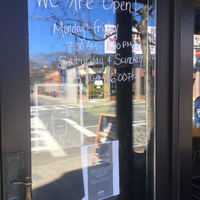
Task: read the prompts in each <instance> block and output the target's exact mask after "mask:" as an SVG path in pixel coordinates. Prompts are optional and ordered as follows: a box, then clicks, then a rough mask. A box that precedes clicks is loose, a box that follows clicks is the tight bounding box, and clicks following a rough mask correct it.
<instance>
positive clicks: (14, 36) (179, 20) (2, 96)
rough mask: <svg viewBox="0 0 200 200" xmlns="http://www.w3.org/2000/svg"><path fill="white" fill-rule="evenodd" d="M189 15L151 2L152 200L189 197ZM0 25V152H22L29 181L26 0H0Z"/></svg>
mask: <svg viewBox="0 0 200 200" xmlns="http://www.w3.org/2000/svg"><path fill="white" fill-rule="evenodd" d="M193 14H194V9H193V2H192V1H188V0H174V1H173V0H171V1H170V0H168V1H167V0H166V1H163V0H157V70H156V79H157V80H156V81H157V84H156V85H157V86H156V139H155V140H156V161H155V164H156V168H155V172H156V189H155V194H156V199H157V200H160V199H162V200H170V199H172V200H178V199H181V200H188V199H190V197H191V188H190V187H188V185H191V163H192V162H191V156H192V142H191V141H192V136H191V133H192V70H193V69H192V58H193V56H192V52H193V50H192V49H193V37H192V35H193V27H194V26H193V24H194V18H193ZM0 24H1V27H3V29H2V30H1V31H0V44H1V46H0V104H1V107H0V112H1V115H0V116H1V117H0V120H1V124H0V127H1V130H0V133H1V148H0V153H1V155H4V154H6V153H11V152H21V151H22V152H25V163H26V172H25V175H26V176H30V175H31V159H30V158H31V157H30V149H29V148H30V146H31V145H30V134H27V133H30V122H29V116H30V115H29V67H28V66H29V64H28V58H29V57H28V13H27V0H20V1H13V0H2V2H1V6H0ZM19 77H20V78H19ZM13 99H15V101H13ZM28 149H29V150H28ZM1 164H3V162H2V159H1ZM1 166H2V165H1ZM1 171H2V167H1ZM0 180H1V182H0V184H1V187H0V189H1V191H0V192H1V199H3V197H2V189H3V185H2V173H1V179H0Z"/></svg>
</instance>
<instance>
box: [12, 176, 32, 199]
mask: <svg viewBox="0 0 200 200" xmlns="http://www.w3.org/2000/svg"><path fill="white" fill-rule="evenodd" d="M10 183H11V184H14V185H24V186H25V192H26V200H31V199H32V198H31V186H32V181H31V177H29V176H27V177H26V178H25V181H11V182H10Z"/></svg>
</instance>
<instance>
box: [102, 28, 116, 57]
mask: <svg viewBox="0 0 200 200" xmlns="http://www.w3.org/2000/svg"><path fill="white" fill-rule="evenodd" d="M116 32H117V27H116V26H115V25H111V24H106V25H105V38H107V39H106V40H105V50H104V52H105V53H108V54H115V53H116V41H117V34H116Z"/></svg>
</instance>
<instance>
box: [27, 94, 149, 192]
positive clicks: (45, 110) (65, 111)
mask: <svg viewBox="0 0 200 200" xmlns="http://www.w3.org/2000/svg"><path fill="white" fill-rule="evenodd" d="M38 100H39V101H38V106H35V105H34V99H31V105H32V106H31V130H32V133H31V140H32V165H33V189H34V190H35V189H36V188H38V187H40V186H43V185H46V184H48V183H49V182H52V181H55V180H57V179H58V178H59V177H61V176H62V175H63V174H65V173H66V172H70V171H74V170H77V169H81V153H80V145H89V144H94V139H95V137H96V131H97V126H98V120H99V115H100V113H104V112H105V107H107V108H106V111H107V113H110V114H115V102H111V101H110V102H109V101H101V100H96V101H90V102H87V103H83V104H82V105H80V103H76V104H66V103H64V100H63V99H61V98H55V97H48V96H39V99H38ZM81 109H82V110H81ZM81 112H82V117H80V116H81ZM81 120H82V121H81ZM133 130H134V140H133V141H134V146H135V147H137V146H144V145H145V143H146V138H145V104H144V102H135V103H134V122H133ZM47 169H48V170H47ZM35 191H36V190H35ZM34 195H36V193H34Z"/></svg>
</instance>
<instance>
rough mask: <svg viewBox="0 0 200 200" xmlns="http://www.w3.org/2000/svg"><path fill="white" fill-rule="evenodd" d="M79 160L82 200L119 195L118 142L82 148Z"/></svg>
mask: <svg viewBox="0 0 200 200" xmlns="http://www.w3.org/2000/svg"><path fill="white" fill-rule="evenodd" d="M94 151H95V152H96V159H95V160H94V159H93V153H94ZM81 160H82V172H83V182H84V193H85V197H84V198H83V199H82V200H101V199H106V198H108V197H111V196H117V195H119V142H118V140H116V141H110V142H105V143H99V144H94V145H89V146H82V147H81Z"/></svg>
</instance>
